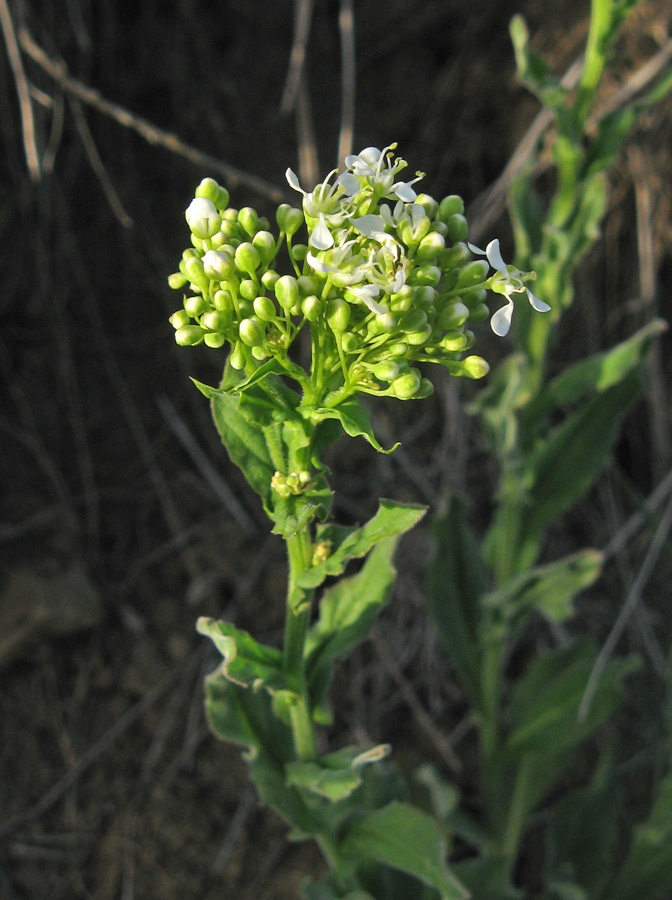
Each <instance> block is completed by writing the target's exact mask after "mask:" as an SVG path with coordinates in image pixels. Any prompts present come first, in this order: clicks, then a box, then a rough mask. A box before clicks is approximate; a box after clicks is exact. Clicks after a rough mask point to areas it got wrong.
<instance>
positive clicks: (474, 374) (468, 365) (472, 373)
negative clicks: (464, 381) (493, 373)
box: [462, 356, 490, 378]
mask: <svg viewBox="0 0 672 900" xmlns="http://www.w3.org/2000/svg"><path fill="white" fill-rule="evenodd" d="M462 366H463V367H464V374H465V375H466V376H467V378H483V376H484V375H487V374H488V372H489V371H490V366H489V365H488V364H487V362H486V361H485V360H484V359H482V358H481V357H480V356H468V357H467V358H466V359H463V360H462Z"/></svg>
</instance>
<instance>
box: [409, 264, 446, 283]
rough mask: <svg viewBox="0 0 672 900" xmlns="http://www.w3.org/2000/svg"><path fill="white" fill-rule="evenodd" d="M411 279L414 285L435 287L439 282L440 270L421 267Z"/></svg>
mask: <svg viewBox="0 0 672 900" xmlns="http://www.w3.org/2000/svg"><path fill="white" fill-rule="evenodd" d="M413 277H414V281H415V283H416V284H428V285H430V286H431V287H436V285H437V284H438V283H439V281H441V269H439V267H438V266H421V267H420V268H419V269H416V270H415V272H414V276H413Z"/></svg>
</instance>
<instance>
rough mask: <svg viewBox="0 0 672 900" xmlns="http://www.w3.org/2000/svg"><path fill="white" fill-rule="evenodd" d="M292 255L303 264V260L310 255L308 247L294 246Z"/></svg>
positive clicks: (304, 245) (303, 245)
mask: <svg viewBox="0 0 672 900" xmlns="http://www.w3.org/2000/svg"><path fill="white" fill-rule="evenodd" d="M292 253H293V254H294V259H297V260H298V261H299V262H303V260H304V259H305V258H306V256H307V255H308V245H307V244H294V245H293V246H292Z"/></svg>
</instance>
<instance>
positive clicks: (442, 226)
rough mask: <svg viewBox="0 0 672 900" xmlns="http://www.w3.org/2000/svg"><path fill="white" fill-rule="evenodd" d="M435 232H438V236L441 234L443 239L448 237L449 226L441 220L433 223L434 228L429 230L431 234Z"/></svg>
mask: <svg viewBox="0 0 672 900" xmlns="http://www.w3.org/2000/svg"><path fill="white" fill-rule="evenodd" d="M434 231H436V233H437V234H440V235H441V237H443V238H445V237H448V226H447V225H446V223H445V222H441V220H439V221H438V222H432V227H431V228H430V229H429V233H430V234H432V232H434Z"/></svg>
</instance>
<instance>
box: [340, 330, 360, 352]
mask: <svg viewBox="0 0 672 900" xmlns="http://www.w3.org/2000/svg"><path fill="white" fill-rule="evenodd" d="M341 347H342V348H343V352H344V353H359V351H360V350H361V348H362V341H361V338H360V336H359V335H358V334H354V333H353V332H352V331H347V332H346V333H345V334H344V335H343V337H342V339H341Z"/></svg>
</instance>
